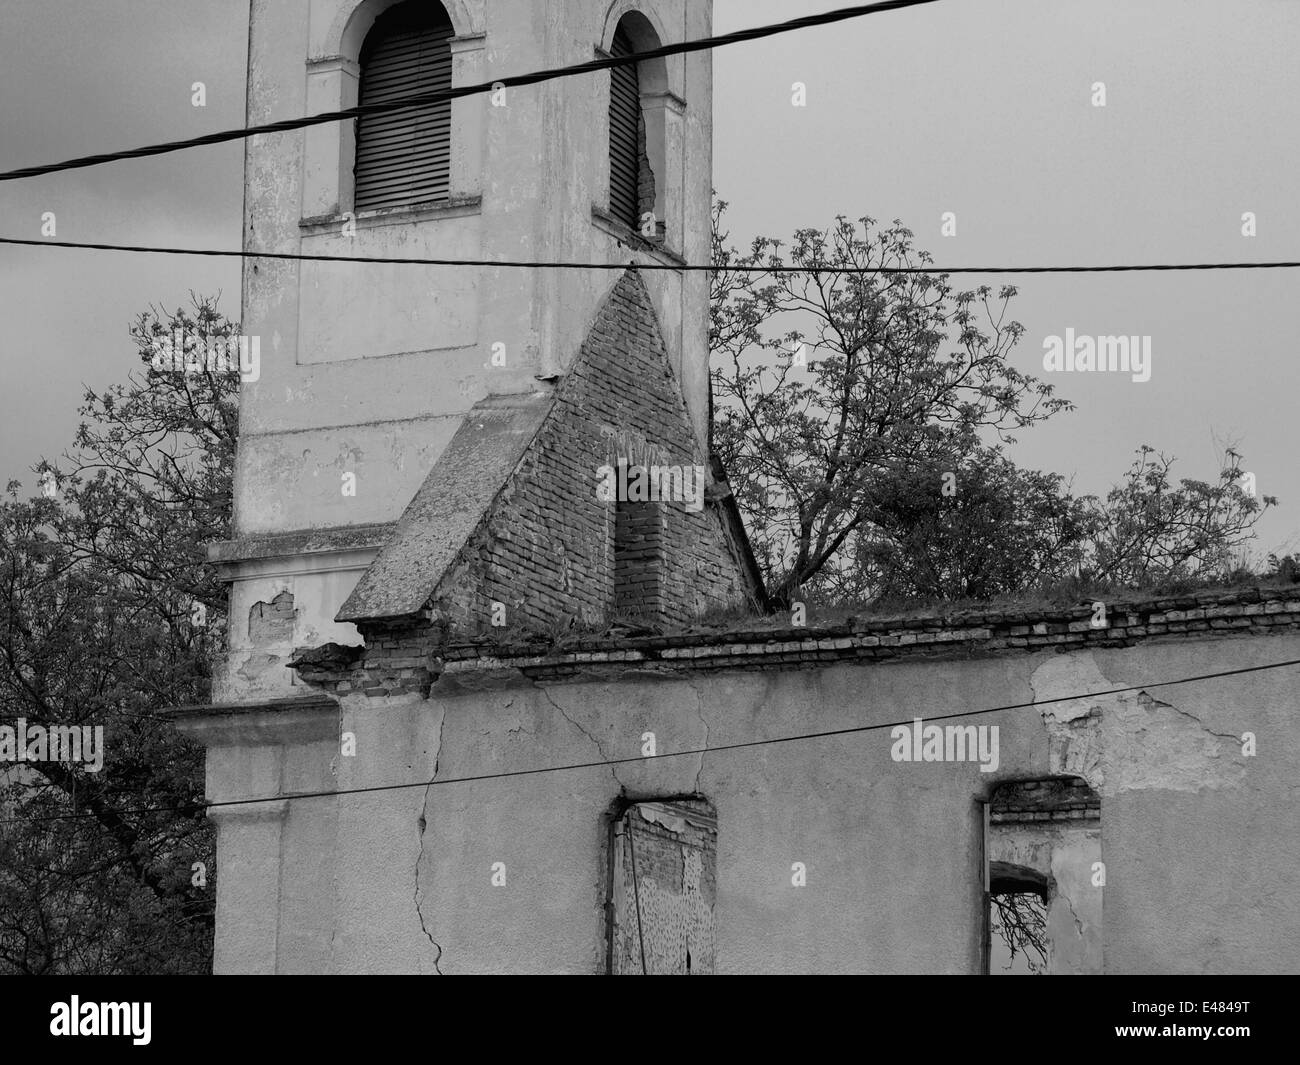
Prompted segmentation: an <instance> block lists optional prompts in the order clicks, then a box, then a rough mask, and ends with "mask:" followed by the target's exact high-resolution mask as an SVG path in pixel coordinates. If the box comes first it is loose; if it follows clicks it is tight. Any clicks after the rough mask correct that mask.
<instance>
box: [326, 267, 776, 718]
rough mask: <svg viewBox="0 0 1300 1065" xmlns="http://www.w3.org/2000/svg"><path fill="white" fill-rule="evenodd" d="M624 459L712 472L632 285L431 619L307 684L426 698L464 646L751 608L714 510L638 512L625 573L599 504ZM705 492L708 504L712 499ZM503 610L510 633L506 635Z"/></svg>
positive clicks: (632, 277) (392, 629)
mask: <svg viewBox="0 0 1300 1065" xmlns="http://www.w3.org/2000/svg"><path fill="white" fill-rule="evenodd" d="M620 458H622V459H625V460H627V461H629V462H631V463H634V464H638V463H639V464H645V465H652V464H656V463H659V464H663V465H674V466H687V467H696V466H698V467H703V468H706V469H707V464H706V462H705V460H704V457H703V456H702V455H701V454H700V451H699V446H698V444H697V442H696V438H695V435H694V433H693V431H692V429H691V425H690V422H689V419H688V415H687V412H686V405H685V403H684V401H683V399H682V395H681V391H680V388H679V386H678V384H677V382H676V380H675V378H674V376H673V373H672V370H671V368H670V365H669V363H668V358H667V353H666V351H665V348H664V344H663V339H662V336H661V334H660V330H659V324H658V321H657V319H656V317H655V313H654V309H653V307H652V306H651V303H650V296H649V293H648V292H647V291H646V288H645V285H644V283H643V282H642V281H641V278H640V277H639V276H638V275H637V273H636V272H635V271H633V270H629V271H628V272H627V273H625V274H623V275H622V277H621V278H620V279H619V281H618V282H617V284H615V286H614V288H613V290H612V291H611V292H610V294H609V296H608V297H607V298H606V300H605V303H604V305H603V306H602V308H601V310H600V312H599V313H598V314H597V316H596V319H595V322H594V324H593V326H592V329H591V331H590V333H589V335H588V337H587V339H586V341H585V342H584V344H583V346H582V349H581V351H580V353H579V355H578V357H577V358H576V359H575V360H574V364H573V366H572V368H571V370H570V372H569V374H568V375H567V377H566V378H565V380H564V381H563V382H562V383H561V385H560V386H559V389H558V392H557V396H556V402H555V404H554V407H553V408H552V410H551V412H550V413H549V414H548V415H547V417H546V420H545V421H544V422H543V424H542V427H541V429H540V430H539V431H538V434H537V436H536V438H535V439H534V440H533V441H532V443H531V444H530V445H529V447H528V448H527V449H526V451H525V453H524V456H523V459H522V460H521V462H520V463H519V466H518V467H517V468H516V470H515V471H514V473H513V474H512V475H511V477H510V478H509V480H508V482H507V483H506V484H505V485H504V486H503V488H502V490H501V491H500V493H499V494H498V495H497V497H496V499H495V500H494V502H493V504H492V506H491V507H490V508H489V509H488V512H487V515H486V516H485V518H484V520H483V521H482V522H481V523H480V524H479V526H478V527H477V528H476V530H475V531H474V533H473V534H472V535H471V536H470V537H469V539H468V541H467V542H466V544H465V546H464V547H463V548H462V549H461V551H460V552H459V554H458V556H457V559H456V561H455V562H454V563H453V564H452V565H451V567H450V568H449V569H448V571H447V574H446V576H445V577H444V578H443V579H442V581H441V582H440V583H439V586H438V588H437V590H436V591H435V593H434V595H433V597H432V599H431V601H430V603H429V604H428V605H427V608H426V610H425V613H424V616H423V617H422V618H421V619H419V620H417V621H414V622H405V623H400V624H386V625H378V624H375V623H372V622H362V623H361V624H360V628H361V630H362V634H363V635H364V636H365V638H366V654H365V659H364V662H363V663H362V664H361V665H360V666H359V667H358V668H356V669H353V670H351V671H349V672H347V673H346V674H344V673H342V672H339V673H333V674H331V673H329V672H328V671H315V672H313V673H310V674H309V673H304V674H302V676H303V679H304V680H307V681H308V682H309V683H311V684H313V685H315V686H317V687H321V688H324V689H326V690H330V691H333V692H335V693H336V694H339V695H344V694H348V693H354V692H364V693H365V694H366V695H368V696H372V697H381V696H393V695H401V694H409V693H416V692H418V693H420V694H427V693H428V690H429V686H430V684H431V683H432V679H433V677H434V676H435V675H436V674H437V672H438V671H439V670H440V668H441V660H440V658H439V654H440V651H441V649H442V648H443V647H444V646H445V645H446V643H447V642H448V641H450V640H456V639H460V640H466V639H470V638H474V637H479V638H483V637H485V636H487V635H489V634H491V635H496V636H498V638H501V637H504V638H507V639H509V638H510V635H509V634H511V633H514V634H516V635H518V634H521V633H522V632H524V631H536V630H537V629H539V628H546V627H559V628H563V627H564V626H565V625H566V624H569V623H575V622H576V623H580V624H592V623H601V622H604V621H608V620H610V619H611V618H612V617H613V616H614V615H615V614H616V613H622V614H624V615H627V616H633V617H635V618H636V619H637V620H639V621H641V622H645V623H650V624H655V625H659V626H662V627H674V626H675V627H681V626H684V625H688V624H690V623H691V622H692V621H693V620H694V619H695V618H696V617H697V616H698V615H699V614H700V613H702V612H705V611H708V610H712V609H716V608H719V607H728V606H733V605H735V604H737V603H739V602H742V601H744V600H746V599H747V598H749V595H750V589H749V586H748V584H747V582H746V581H745V579H744V578H743V577H742V573H743V570H742V566H741V563H740V562H739V561H738V546H737V545H735V544H734V543H733V542H732V541H731V539H730V537H729V535H728V531H727V529H726V527H725V524H724V519H723V515H722V512H721V509H720V507H719V506H718V504H717V503H715V502H713V501H708V502H706V503H705V504H704V506H703V508H702V509H699V510H691V509H689V508H688V507H687V505H686V504H685V503H684V502H681V501H670V502H664V503H659V504H648V503H647V504H633V506H632V508H631V509H630V510H628V509H627V508H626V507H625V518H624V530H623V531H624V533H625V536H624V540H623V546H624V548H625V550H624V551H623V552H622V553H621V555H622V557H621V559H619V560H618V561H617V564H616V551H615V544H616V540H617V533H618V522H617V511H618V506H617V505H616V504H615V503H614V502H603V501H602V500H601V499H599V498H598V496H597V486H598V483H599V479H598V471H599V470H600V469H601V467H603V466H617V463H618V460H619V459H620ZM697 487H698V490H699V491H700V492H701V493H703V491H704V484H702V483H701V484H699V485H698V486H697ZM629 519H631V520H629ZM651 529H653V534H652V535H647V534H648V533H649V532H650V530H651ZM620 576H621V578H622V579H621V580H616V578H618V577H620ZM616 585H617V587H616ZM497 603H500V604H502V605H504V607H505V626H504V627H494V626H493V612H494V610H493V608H494V604H497Z"/></svg>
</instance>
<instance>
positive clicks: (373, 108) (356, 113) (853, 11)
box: [0, 0, 938, 181]
mask: <svg viewBox="0 0 1300 1065" xmlns="http://www.w3.org/2000/svg"><path fill="white" fill-rule="evenodd" d="M937 2H938V0H884V2H882V3H876V4H858V5H856V6H854V7H843V8H839V9H837V10H835V11H827V12H825V13H823V14H820V15H805V16H804V17H802V18H797V19H790V20H789V21H788V22H777V23H771V24H769V25H765V26H754V27H751V28H750V29H746V30H737V31H736V32H734V33H724V34H722V35H720V36H716V37H704V38H701V39H699V40H694V41H682V42H681V43H680V44H668V45H663V46H662V47H659V48H648V49H646V50H645V51H643V52H636V53H634V54H632V55H628V56H614V57H610V58H608V59H595V60H592V61H590V62H587V63H575V64H572V65H571V66H566V67H557V68H554V69H551V70H537V71H533V72H532V73H530V74H516V75H514V76H512V77H506V78H497V79H496V80H495V81H485V82H480V83H478V84H477V85H465V86H462V87H461V88H459V89H447V90H442V91H439V92H426V93H419V94H417V95H415V96H407V97H402V98H400V99H397V100H388V101H384V102H383V103H373V104H362V105H360V106H357V107H349V108H345V109H344V110H341V111H325V112H322V113H320V114H316V115H304V116H303V117H301V118H289V119H284V120H282V121H280V122H268V123H266V124H264V125H260V126H243V127H240V128H239V129H228V130H222V131H220V132H218V133H207V134H204V135H203V136H201V137H192V138H190V139H188V140H183V141H168V142H166V143H163V144H149V145H145V146H144V147H142V148H133V149H130V150H127V151H117V152H105V153H103V154H101V155H87V156H83V157H81V158H78V159H68V160H66V161H64V162H62V163H48V164H46V165H44V166H28V167H22V168H20V169H18V170H9V171H6V172H4V173H0V181H16V180H18V179H20V178H29V177H40V176H41V175H43V174H54V173H57V172H59V171H63V170H77V169H80V168H82V167H88V166H98V165H99V164H101V163H111V162H114V161H116V160H118V159H141V158H145V157H146V156H151V155H166V154H167V153H169V152H179V151H183V150H184V149H187V148H199V147H203V146H205V145H210V144H224V143H225V142H227V141H235V140H244V139H246V138H248V137H254V136H257V135H258V134H261V133H285V132H288V131H289V130H295V129H304V128H306V127H307V126H319V125H323V124H325V123H327V122H340V121H343V120H345V119H349V118H359V117H361V116H363V115H377V114H383V113H385V112H388V111H401V110H406V109H407V108H414V107H428V106H431V105H433V104H440V103H446V102H448V101H450V100H457V99H460V98H461V97H465V96H478V95H482V94H484V93H490V92H495V91H496V90H497V89H499V88H503V87H504V88H512V87H515V86H522V85H536V84H538V83H540V82H544V81H553V80H555V79H557V78H567V77H574V76H575V75H579V74H591V73H595V72H596V71H599V70H610V69H612V68H614V67H618V66H626V65H630V64H633V63H640V62H644V61H645V60H647V59H658V58H661V57H665V58H666V57H668V56H674V55H686V54H688V53H691V52H702V51H708V50H711V49H714V48H722V47H725V46H726V45H729V44H740V43H742V42H744V41H756V40H759V39H761V38H764V37H774V36H776V35H777V34H781V33H791V32H793V31H795V30H802V29H809V28H811V27H814V26H827V25H830V24H832V23H836V22H845V21H847V20H848V19H854V18H860V17H862V16H864V15H877V14H880V13H881V12H884V11H896V10H899V9H901V8H906V7H920V6H921V5H923V4H933V3H937Z"/></svg>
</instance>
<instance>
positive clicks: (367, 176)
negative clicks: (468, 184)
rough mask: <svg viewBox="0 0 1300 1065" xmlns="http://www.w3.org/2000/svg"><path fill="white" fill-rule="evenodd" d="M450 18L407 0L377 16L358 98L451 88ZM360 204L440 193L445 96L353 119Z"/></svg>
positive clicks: (445, 186)
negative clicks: (413, 105)
mask: <svg viewBox="0 0 1300 1065" xmlns="http://www.w3.org/2000/svg"><path fill="white" fill-rule="evenodd" d="M452 32H453V31H452V28H451V24H450V23H449V22H448V21H447V19H446V16H445V13H444V12H442V11H440V10H439V8H438V5H430V4H425V3H405V4H400V5H399V6H397V7H395V8H392V9H391V10H389V11H388V12H386V13H385V14H384V15H382V16H380V17H379V18H378V19H376V20H375V25H374V27H373V28H372V29H371V31H370V34H369V36H367V37H366V43H365V47H364V48H362V51H361V93H360V102H361V104H362V105H365V104H374V103H383V102H386V101H388V100H394V99H398V98H400V97H403V96H413V95H416V94H418V93H426V92H438V91H445V90H447V89H450V88H451V43H450V42H451V37H452ZM355 175H356V200H355V208H356V210H358V211H371V210H375V209H377V208H381V207H397V206H400V205H403V204H412V203H425V202H428V201H430V200H445V199H447V197H448V195H449V192H450V177H451V101H447V102H446V103H440V104H433V105H431V106H430V105H426V106H423V107H418V108H403V109H401V110H398V111H385V112H383V113H381V114H377V115H363V116H361V117H360V118H359V119H357V154H356V168H355Z"/></svg>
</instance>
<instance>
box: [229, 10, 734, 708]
mask: <svg viewBox="0 0 1300 1065" xmlns="http://www.w3.org/2000/svg"><path fill="white" fill-rule="evenodd" d="M711 26H712V3H711V0H547V2H545V3H541V2H537V0H444V2H439V0H252V4H251V26H250V34H249V69H248V121H249V123H250V124H253V123H257V124H260V123H267V122H273V121H275V120H277V119H283V118H289V117H292V116H296V115H302V114H315V113H319V112H326V111H333V110H338V109H344V108H348V107H352V106H355V105H357V104H358V103H363V104H364V103H378V102H383V101H386V100H392V99H395V98H399V97H402V96H408V95H412V94H416V93H423V92H430V91H437V90H439V89H445V88H450V87H458V86H464V85H471V84H476V83H484V82H493V81H495V80H497V79H499V78H503V77H507V76H509V75H512V74H519V73H526V72H530V71H534V70H540V69H549V68H555V67H561V66H566V65H570V64H575V63H581V62H585V61H589V60H591V59H592V58H593V57H602V56H609V55H628V54H633V53H637V52H643V51H645V50H647V49H651V48H655V47H657V46H659V45H661V44H669V43H674V42H678V41H683V40H688V39H693V38H700V37H705V36H708V35H709V34H710V32H711ZM711 65H712V60H711V54H710V53H709V52H707V51H703V52H696V53H693V54H690V55H685V56H671V57H667V58H662V57H661V58H652V59H647V60H644V61H641V62H637V63H635V64H631V65H628V66H623V67H619V68H615V69H614V70H612V71H602V72H599V73H596V74H587V75H580V76H576V77H566V78H561V79H557V80H553V81H548V82H544V83H542V84H539V85H532V86H527V87H521V88H499V89H498V90H497V91H496V92H494V93H491V94H479V95H473V96H467V97H464V98H461V99H457V100H455V101H453V102H451V103H449V104H443V105H435V106H432V107H424V108H416V109H406V110H399V111H388V112H385V113H382V114H376V115H369V116H364V117H362V118H361V119H358V120H348V121H343V122H332V123H327V124H323V125H317V126H312V127H309V128H307V129H305V130H297V131H293V132H288V133H282V134H275V135H270V136H258V137H254V138H251V139H250V140H249V141H247V142H246V143H247V149H246V161H245V182H246V191H245V206H244V238H243V240H244V247H245V249H246V250H247V251H249V252H259V251H265V252H275V253H283V252H289V253H303V254H309V255H321V256H362V257H368V258H369V257H374V258H382V257H417V258H434V259H456V260H487V261H490V262H495V261H508V260H523V261H551V262H571V263H603V264H611V265H618V266H619V267H620V269H591V268H565V269H534V268H520V267H512V266H423V265H410V264H391V265H384V264H375V265H370V264H359V263H329V262H319V261H297V262H295V261H282V260H270V259H261V260H259V259H257V258H250V259H247V260H246V264H245V270H244V280H243V315H242V319H243V330H244V332H245V333H246V334H248V335H250V336H257V337H260V342H261V351H262V361H261V372H260V378H259V379H258V380H257V381H255V382H248V383H246V384H245V385H244V389H243V394H242V397H241V405H240V441H239V451H238V458H237V470H236V481H235V539H234V540H233V541H232V542H230V543H226V544H220V545H217V546H216V547H215V548H214V549H213V550H212V558H213V561H214V562H215V563H217V564H218V565H219V566H220V567H221V569H222V572H223V575H224V577H225V578H226V579H227V580H228V581H229V582H230V584H231V625H230V633H229V644H230V652H229V655H228V657H227V661H226V662H225V663H224V665H222V666H219V667H218V669H217V671H216V673H217V678H216V683H215V688H216V691H215V694H214V698H215V699H216V701H218V702H224V703H248V702H250V701H256V700H258V699H265V698H285V697H292V696H294V695H295V694H299V693H298V692H295V691H294V688H295V687H300V686H301V685H302V680H301V679H300V677H299V676H298V675H297V674H295V672H294V670H293V669H291V668H288V663H289V662H290V661H291V660H292V658H293V656H294V655H295V654H300V653H301V652H303V651H304V650H307V649H312V648H319V647H322V646H329V645H338V646H342V647H360V646H361V645H362V644H363V643H364V642H365V636H364V633H365V630H366V627H367V625H371V626H376V625H377V626H381V627H391V626H392V625H394V624H399V623H401V624H409V623H413V622H415V621H418V620H420V619H423V621H424V622H426V623H433V624H441V625H442V626H443V628H444V629H446V628H447V627H448V625H450V627H451V628H452V629H453V630H454V629H457V628H463V629H469V630H473V629H475V627H481V626H482V625H484V624H487V623H488V620H487V619H489V618H491V623H493V624H497V623H499V621H500V617H499V615H500V614H504V615H505V616H506V617H507V619H508V621H509V622H510V623H512V624H513V623H514V622H516V621H530V620H531V621H537V622H540V623H554V622H555V621H556V620H559V619H562V618H563V617H565V616H566V615H567V616H572V617H573V618H576V619H577V620H579V621H597V620H599V619H600V618H601V617H602V616H606V617H608V616H611V615H612V614H613V613H615V612H616V611H617V610H618V609H620V608H621V607H631V608H634V612H637V613H640V614H641V615H642V616H644V617H645V618H647V620H650V621H654V620H673V619H679V618H682V617H687V616H689V615H690V614H691V613H692V612H698V611H700V610H703V609H707V608H708V607H710V606H713V605H717V604H719V603H723V602H728V601H733V600H735V599H737V598H740V597H743V596H744V595H745V594H746V593H747V589H748V591H752V580H751V579H750V578H751V577H752V574H751V573H748V572H746V569H745V564H744V563H743V562H737V561H736V559H737V558H743V556H744V550H743V548H741V549H740V550H738V549H737V544H738V542H739V539H738V538H740V534H739V532H738V528H737V523H736V522H735V520H734V519H735V515H734V507H731V508H730V510H728V507H727V506H726V505H721V506H719V505H716V504H717V501H718V498H719V496H722V497H725V494H726V491H725V486H722V487H720V486H719V485H717V484H714V483H713V479H712V477H711V476H706V475H705V474H704V472H703V471H704V470H707V469H708V468H709V456H708V454H707V437H708V432H707V419H708V351H707V342H708V309H709V308H708V280H707V275H705V274H702V273H678V272H674V271H665V270H635V271H628V270H626V269H624V268H626V267H629V266H631V265H633V264H667V265H672V264H680V263H701V262H706V261H707V259H708V256H709V252H710V239H709V228H710V200H711V150H712V148H711V136H712V130H711V114H712V71H711ZM566 390H567V391H566ZM566 397H567V398H566ZM575 418H576V419H577V420H578V421H577V422H575V420H574V419H575ZM578 422H581V423H582V424H578ZM655 458H658V459H661V460H663V462H664V465H665V469H670V470H674V471H675V470H676V469H677V468H679V467H680V468H682V469H684V470H685V471H686V475H687V484H686V486H685V487H686V489H687V497H688V498H687V501H686V504H685V517H684V518H683V519H682V524H681V525H680V527H679V528H677V531H676V532H675V533H674V531H673V527H672V525H671V522H672V518H671V516H670V515H668V516H665V514H662V513H660V511H659V510H654V511H639V510H637V509H636V508H635V507H632V506H623V507H620V505H619V504H618V503H616V502H614V503H609V502H608V501H606V503H605V504H600V503H599V502H598V501H596V500H595V498H594V496H593V494H592V493H593V487H594V486H595V484H596V481H597V477H598V472H597V471H598V470H599V469H601V468H606V467H607V468H613V469H618V464H619V462H623V463H631V464H633V465H635V464H637V463H638V462H643V461H645V460H647V459H655ZM566 459H567V465H566V464H565V462H564V461H562V460H566ZM692 468H697V469H699V470H700V471H701V476H700V481H701V483H700V484H699V485H698V486H696V487H698V489H699V494H700V495H701V496H703V495H705V494H707V496H708V502H709V506H708V508H703V503H702V500H701V501H700V502H699V507H698V508H697V506H693V505H692V503H693V499H692V498H691V497H690V492H691V491H692V490H693V488H692V486H691V484H690V483H689V481H690V478H689V474H690V472H691V469H692ZM673 476H676V474H675V473H674V475H673ZM521 477H522V478H524V480H525V481H527V480H529V478H531V487H529V486H528V485H525V484H521V483H519V481H520V478H521ZM670 480H671V478H668V481H670ZM668 481H666V482H665V483H668ZM705 482H707V483H705ZM503 507H504V508H505V509H504V510H503V509H502V508H503ZM511 507H513V508H514V509H513V510H512V509H510V508H511ZM661 509H662V508H661ZM678 510H679V511H680V510H682V507H681V506H680V505H679V506H678ZM701 521H703V522H705V523H706V524H707V526H708V527H707V528H704V529H702V528H701V527H700V526H699V523H700V522H701ZM521 537H523V540H521V539H520V538H521ZM711 542H714V546H713V547H712V548H710V547H709V546H708V545H709V544H710V543H711ZM717 543H720V544H721V545H722V546H721V547H717V546H716V544H717ZM700 544H704V545H705V549H704V550H703V552H701V550H700V547H699V545H700ZM674 545H675V546H674ZM620 546H621V549H620ZM701 554H703V555H704V556H706V557H703V558H701V557H700V556H701ZM494 612H495V614H496V615H498V616H494Z"/></svg>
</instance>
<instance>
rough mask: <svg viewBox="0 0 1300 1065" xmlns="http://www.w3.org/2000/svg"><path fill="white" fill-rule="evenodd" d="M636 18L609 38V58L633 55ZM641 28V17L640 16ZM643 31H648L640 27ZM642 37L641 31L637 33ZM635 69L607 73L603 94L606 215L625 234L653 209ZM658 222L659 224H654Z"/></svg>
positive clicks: (652, 187) (621, 24)
mask: <svg viewBox="0 0 1300 1065" xmlns="http://www.w3.org/2000/svg"><path fill="white" fill-rule="evenodd" d="M636 17H637V16H634V15H625V16H624V17H623V19H622V20H621V21H620V22H619V25H618V29H617V30H615V32H614V41H613V44H612V45H611V46H610V54H611V55H612V56H614V57H615V58H621V57H623V56H630V55H635V54H636V53H637V51H638V50H639V49H638V48H637V46H636V43H635V41H634V39H633V31H636V30H638V29H639V27H638V25H637V23H636V22H635V21H633V20H634V19H635V18H636ZM640 18H641V21H642V22H644V16H640ZM646 28H647V29H648V26H647V27H646ZM640 32H641V35H644V32H645V30H640ZM640 67H641V64H639V63H627V64H624V65H623V66H617V67H614V68H612V69H611V70H610V92H609V213H610V214H611V215H613V216H614V218H616V219H617V220H618V221H620V222H622V223H623V224H624V225H626V226H628V227H629V228H631V229H636V230H639V229H641V227H642V219H643V217H644V216H645V215H646V214H647V213H649V212H653V211H654V209H655V175H654V170H653V169H652V167H651V164H650V159H649V156H648V154H647V151H646V120H645V113H644V111H643V109H642V104H641V93H642V91H643V86H642V84H641V81H642V76H641V75H642V72H641V70H640ZM657 221H660V222H661V221H662V219H657Z"/></svg>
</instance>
